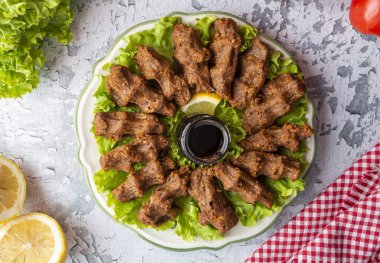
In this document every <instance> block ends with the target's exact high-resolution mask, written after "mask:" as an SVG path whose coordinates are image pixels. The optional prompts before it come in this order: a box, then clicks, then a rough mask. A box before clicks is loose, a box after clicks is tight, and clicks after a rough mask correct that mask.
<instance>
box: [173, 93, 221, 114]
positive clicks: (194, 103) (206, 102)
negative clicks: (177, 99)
mask: <svg viewBox="0 0 380 263" xmlns="http://www.w3.org/2000/svg"><path fill="white" fill-rule="evenodd" d="M221 99H222V98H221V97H219V96H218V95H216V94H215V93H198V94H195V95H194V96H193V98H192V99H191V100H190V101H189V103H188V104H186V105H185V106H182V107H181V108H180V110H181V111H183V112H185V113H188V114H197V113H199V114H201V113H203V114H210V115H214V111H215V108H216V106H217V105H218V104H219V102H220V101H221Z"/></svg>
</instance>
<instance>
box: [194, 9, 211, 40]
mask: <svg viewBox="0 0 380 263" xmlns="http://www.w3.org/2000/svg"><path fill="white" fill-rule="evenodd" d="M215 20H216V17H215V16H205V17H202V18H197V19H196V22H195V24H194V28H195V29H196V30H197V31H198V34H199V39H200V40H201V43H202V45H203V46H205V47H206V46H207V45H208V43H209V42H210V40H211V37H212V34H213V32H212V28H211V25H212V23H214V21H215Z"/></svg>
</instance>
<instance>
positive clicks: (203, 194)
mask: <svg viewBox="0 0 380 263" xmlns="http://www.w3.org/2000/svg"><path fill="white" fill-rule="evenodd" d="M213 173H214V170H213V169H212V168H197V169H195V170H194V171H193V172H192V173H191V176H190V187H189V193H190V195H191V196H192V197H193V198H194V199H195V201H197V203H198V205H199V208H200V210H201V212H200V214H199V222H200V223H201V224H202V225H206V224H211V225H212V226H213V227H215V228H216V229H218V230H219V232H220V233H222V234H224V233H226V232H228V231H229V230H230V229H231V228H233V227H234V226H235V225H236V224H237V223H238V222H239V219H238V218H237V216H236V214H235V212H234V210H233V208H232V206H231V204H230V203H229V202H228V200H227V198H226V197H225V196H224V195H223V193H222V190H221V189H220V188H219V186H218V185H217V183H216V181H215V178H214V175H213Z"/></svg>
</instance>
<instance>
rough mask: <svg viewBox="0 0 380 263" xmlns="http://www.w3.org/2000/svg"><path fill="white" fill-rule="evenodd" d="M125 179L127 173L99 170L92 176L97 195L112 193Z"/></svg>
mask: <svg viewBox="0 0 380 263" xmlns="http://www.w3.org/2000/svg"><path fill="white" fill-rule="evenodd" d="M126 178H127V173H126V172H123V171H117V170H108V171H103V170H99V171H97V172H96V173H95V174H94V181H95V185H96V188H97V189H98V191H99V193H104V192H108V191H112V190H113V189H115V188H116V187H118V186H119V185H120V184H121V183H122V182H124V181H125V179H126Z"/></svg>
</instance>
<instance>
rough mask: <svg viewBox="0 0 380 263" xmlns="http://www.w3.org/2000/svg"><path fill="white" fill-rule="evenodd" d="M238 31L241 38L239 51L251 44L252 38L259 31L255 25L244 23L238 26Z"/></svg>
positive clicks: (244, 49)
mask: <svg viewBox="0 0 380 263" xmlns="http://www.w3.org/2000/svg"><path fill="white" fill-rule="evenodd" d="M238 33H239V35H240V37H241V40H242V42H241V46H240V50H239V52H240V53H241V52H244V51H246V50H247V49H248V48H250V47H251V46H252V39H253V38H254V37H255V36H257V35H258V34H259V31H258V30H257V28H256V27H253V26H247V25H245V26H241V27H239V28H238Z"/></svg>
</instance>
